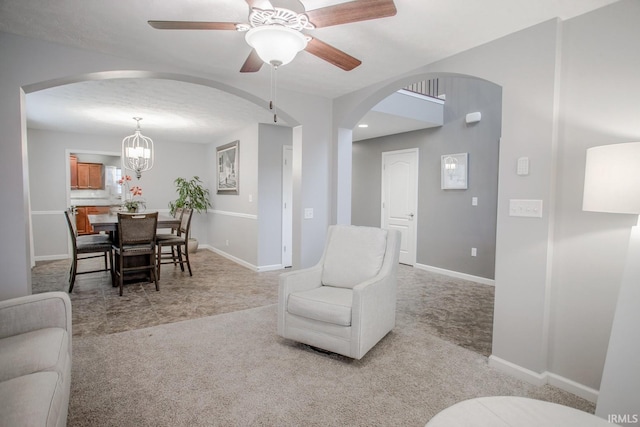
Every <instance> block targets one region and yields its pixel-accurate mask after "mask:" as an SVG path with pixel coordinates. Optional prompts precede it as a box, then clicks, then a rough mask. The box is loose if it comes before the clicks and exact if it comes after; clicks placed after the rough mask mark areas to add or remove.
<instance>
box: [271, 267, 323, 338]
mask: <svg viewBox="0 0 640 427" xmlns="http://www.w3.org/2000/svg"><path fill="white" fill-rule="evenodd" d="M320 286H322V265H321V264H316V265H315V266H313V267H310V268H305V269H302V270H294V271H290V272H288V273H282V274H281V275H280V282H279V284H278V334H280V335H281V336H284V324H285V316H286V312H287V301H288V299H289V294H291V293H292V292H297V291H305V290H309V289H313V288H317V287H320Z"/></svg>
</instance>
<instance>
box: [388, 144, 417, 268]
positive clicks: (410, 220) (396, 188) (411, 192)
mask: <svg viewBox="0 0 640 427" xmlns="http://www.w3.org/2000/svg"><path fill="white" fill-rule="evenodd" d="M417 221H418V149H417V148H413V149H408V150H399V151H388V152H384V153H382V221H381V223H382V227H383V228H389V229H396V230H399V231H400V234H401V235H402V243H401V246H400V262H401V263H402V264H408V265H414V264H415V263H416V240H417Z"/></svg>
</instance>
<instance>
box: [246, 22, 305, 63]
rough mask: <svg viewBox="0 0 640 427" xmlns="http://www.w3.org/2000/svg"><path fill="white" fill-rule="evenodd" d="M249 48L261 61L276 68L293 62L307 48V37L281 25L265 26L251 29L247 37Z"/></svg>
mask: <svg viewBox="0 0 640 427" xmlns="http://www.w3.org/2000/svg"><path fill="white" fill-rule="evenodd" d="M245 39H246V41H247V43H248V44H249V46H251V47H252V48H254V49H255V50H256V52H257V53H258V56H259V57H260V59H262V60H263V61H264V62H265V63H267V64H271V65H274V66H280V65H286V64H288V63H289V62H291V61H293V58H295V57H296V55H297V54H298V52H300V51H301V50H303V49H304V48H305V47H307V37H305V36H304V35H303V34H302V33H300V32H299V31H296V30H292V29H291V28H287V27H283V26H281V25H263V26H260V27H255V28H252V29H250V30H249V31H248V32H247V34H246V35H245Z"/></svg>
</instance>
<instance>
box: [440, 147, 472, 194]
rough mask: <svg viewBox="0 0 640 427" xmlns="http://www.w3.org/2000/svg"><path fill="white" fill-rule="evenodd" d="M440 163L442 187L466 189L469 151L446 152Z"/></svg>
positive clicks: (444, 188)
mask: <svg viewBox="0 0 640 427" xmlns="http://www.w3.org/2000/svg"><path fill="white" fill-rule="evenodd" d="M440 163H441V164H440V168H441V172H440V173H441V175H440V187H441V188H442V189H443V190H466V189H467V169H468V167H467V166H468V153H458V154H445V155H443V156H442V157H441V160H440Z"/></svg>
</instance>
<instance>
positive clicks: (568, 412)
mask: <svg viewBox="0 0 640 427" xmlns="http://www.w3.org/2000/svg"><path fill="white" fill-rule="evenodd" d="M615 425H616V424H611V423H608V422H607V421H606V420H603V419H602V418H598V417H596V416H595V415H592V414H589V413H587V412H583V411H579V410H577V409H574V408H569V407H568V406H562V405H558V404H555V403H549V402H543V401H542V400H535V399H527V398H524V397H511V396H495V397H480V398H477V399H470V400H465V401H463V402H460V403H456V404H455V405H453V406H450V407H448V408H447V409H445V410H443V411H441V412H440V413H438V414H437V415H436V416H435V417H433V418H432V419H431V420H430V421H429V422H428V423H427V427H516V426H517V427H547V426H558V427H560V426H561V427H611V426H615Z"/></svg>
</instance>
